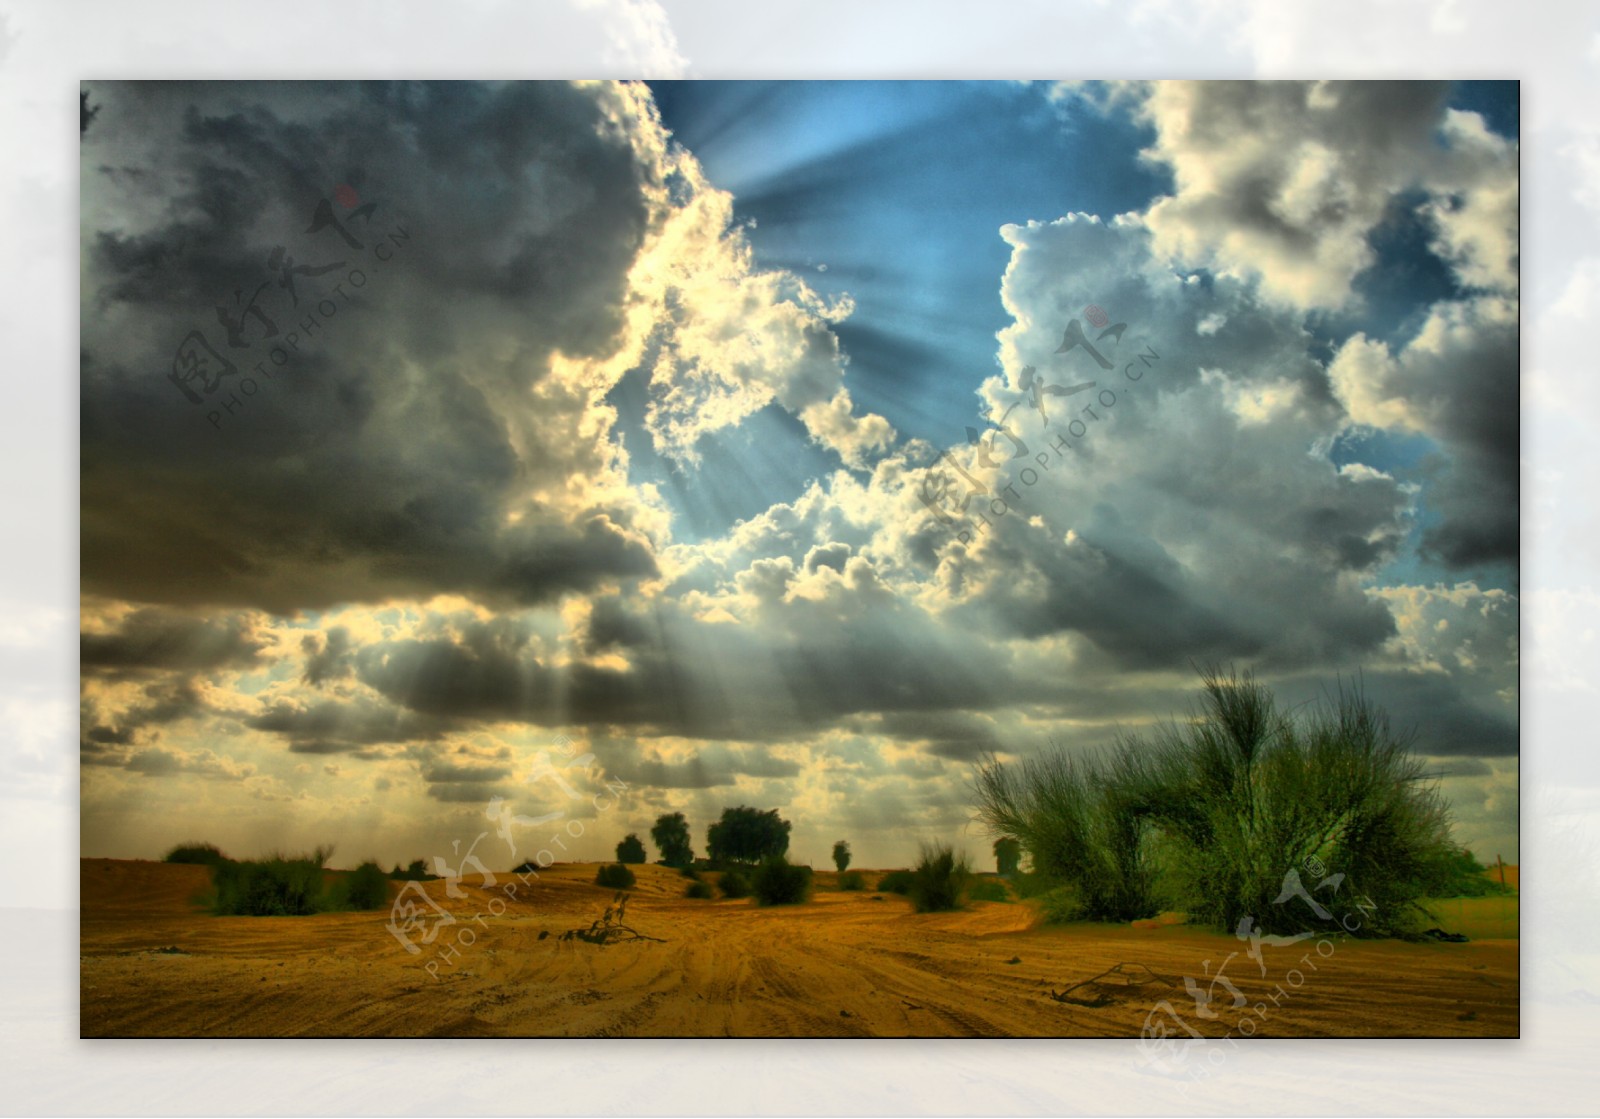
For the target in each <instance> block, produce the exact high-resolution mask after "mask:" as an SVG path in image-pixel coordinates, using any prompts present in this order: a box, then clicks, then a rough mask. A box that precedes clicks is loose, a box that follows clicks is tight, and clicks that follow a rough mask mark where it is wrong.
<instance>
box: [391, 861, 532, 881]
mask: <svg viewBox="0 0 1600 1119" xmlns="http://www.w3.org/2000/svg"><path fill="white" fill-rule="evenodd" d="M523 865H524V866H531V865H532V864H529V863H524V864H523ZM518 869H521V868H518ZM389 877H390V878H393V879H394V880H395V881H396V882H432V881H433V880H434V879H435V878H437V877H438V875H436V874H429V873H428V864H427V863H425V862H423V861H422V860H421V859H412V860H411V864H410V865H409V866H407V867H406V868H405V869H404V870H401V869H400V865H399V864H398V863H396V864H395V868H394V869H393V870H391V871H390V872H389Z"/></svg>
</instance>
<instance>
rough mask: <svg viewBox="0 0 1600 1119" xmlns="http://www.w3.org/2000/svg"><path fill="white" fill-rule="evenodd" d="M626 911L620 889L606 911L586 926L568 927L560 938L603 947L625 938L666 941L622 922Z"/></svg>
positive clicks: (626, 899)
mask: <svg viewBox="0 0 1600 1119" xmlns="http://www.w3.org/2000/svg"><path fill="white" fill-rule="evenodd" d="M627 913H628V895H627V894H626V893H624V892H622V891H620V890H619V891H618V892H617V896H616V897H614V898H612V899H611V904H610V905H608V906H606V911H605V912H604V913H603V914H601V915H600V917H599V919H598V920H595V921H591V922H590V923H589V927H588V928H584V929H568V930H567V931H566V932H564V933H562V934H561V939H562V940H583V941H587V942H588V943H590V944H598V945H599V946H600V947H602V948H604V947H605V946H606V945H607V944H615V943H617V942H618V941H627V940H653V941H655V942H656V943H657V944H665V943H666V941H665V940H663V939H662V938H661V937H659V936H646V935H645V934H644V933H642V932H640V931H639V930H638V929H631V928H629V927H628V926H627V925H625V924H623V923H622V921H623V918H624V917H626V916H627Z"/></svg>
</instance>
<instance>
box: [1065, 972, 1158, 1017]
mask: <svg viewBox="0 0 1600 1119" xmlns="http://www.w3.org/2000/svg"><path fill="white" fill-rule="evenodd" d="M1136 968H1138V969H1142V972H1141V971H1136V970H1134V969H1136ZM1151 983H1160V984H1162V985H1164V986H1167V987H1170V986H1172V983H1173V981H1172V980H1170V979H1167V978H1166V977H1164V976H1160V975H1157V974H1156V973H1155V972H1153V971H1151V970H1150V969H1149V968H1148V967H1146V966H1145V965H1144V964H1130V963H1121V964H1116V965H1114V966H1112V967H1108V968H1106V970H1105V971H1102V972H1101V973H1100V974H1099V975H1095V976H1091V977H1090V978H1088V979H1085V980H1084V981H1083V982H1081V983H1074V984H1073V985H1072V986H1070V987H1068V988H1067V989H1066V990H1065V991H1055V990H1052V991H1051V992H1050V997H1051V998H1053V999H1055V1000H1056V1001H1057V1002H1070V1003H1073V1004H1075V1005H1077V1006H1089V1007H1099V1006H1110V1005H1111V1004H1112V1003H1118V1002H1123V1001H1125V1000H1126V999H1127V998H1128V997H1129V996H1130V995H1132V993H1133V989H1134V988H1135V987H1145V986H1148V985H1149V984H1151Z"/></svg>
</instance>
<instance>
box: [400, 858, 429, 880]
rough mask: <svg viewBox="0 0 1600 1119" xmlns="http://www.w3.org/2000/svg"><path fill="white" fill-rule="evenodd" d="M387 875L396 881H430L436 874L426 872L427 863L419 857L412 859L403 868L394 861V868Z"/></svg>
mask: <svg viewBox="0 0 1600 1119" xmlns="http://www.w3.org/2000/svg"><path fill="white" fill-rule="evenodd" d="M389 877H390V878H392V879H394V880H395V881H397V882H432V881H434V880H435V879H436V878H438V875H436V874H429V873H428V864H427V863H425V862H423V861H422V860H421V859H412V860H411V865H409V866H408V867H406V868H405V869H404V870H401V869H400V864H398V863H396V864H395V868H394V869H393V870H391V871H390V872H389Z"/></svg>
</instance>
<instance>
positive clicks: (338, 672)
mask: <svg viewBox="0 0 1600 1119" xmlns="http://www.w3.org/2000/svg"><path fill="white" fill-rule="evenodd" d="M300 648H301V649H303V650H304V651H305V653H306V661H305V669H304V671H303V672H302V674H301V677H300V678H301V679H302V680H304V681H305V682H306V683H307V684H310V685H312V686H313V687H316V686H319V685H321V684H322V683H323V682H324V681H327V680H336V679H339V678H341V677H344V676H348V675H350V672H351V665H350V661H349V653H350V631H349V630H348V629H346V628H345V627H344V626H334V627H333V628H332V629H330V630H329V631H328V632H327V634H326V635H318V634H307V635H306V636H305V637H304V638H302V639H301V641H300Z"/></svg>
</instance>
